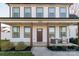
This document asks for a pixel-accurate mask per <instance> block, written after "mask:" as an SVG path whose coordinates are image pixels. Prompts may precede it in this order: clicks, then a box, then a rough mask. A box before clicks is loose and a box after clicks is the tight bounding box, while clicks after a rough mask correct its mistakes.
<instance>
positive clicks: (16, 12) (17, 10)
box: [12, 7, 20, 17]
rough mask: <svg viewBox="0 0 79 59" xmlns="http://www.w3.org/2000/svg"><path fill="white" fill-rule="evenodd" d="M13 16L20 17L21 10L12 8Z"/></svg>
mask: <svg viewBox="0 0 79 59" xmlns="http://www.w3.org/2000/svg"><path fill="white" fill-rule="evenodd" d="M12 16H13V17H20V8H18V7H13V8H12Z"/></svg>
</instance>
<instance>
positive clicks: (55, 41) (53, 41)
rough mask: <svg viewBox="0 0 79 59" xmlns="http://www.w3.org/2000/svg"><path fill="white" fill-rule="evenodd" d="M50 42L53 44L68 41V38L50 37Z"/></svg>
mask: <svg viewBox="0 0 79 59" xmlns="http://www.w3.org/2000/svg"><path fill="white" fill-rule="evenodd" d="M50 42H51V43H52V44H57V43H62V44H64V43H68V39H50Z"/></svg>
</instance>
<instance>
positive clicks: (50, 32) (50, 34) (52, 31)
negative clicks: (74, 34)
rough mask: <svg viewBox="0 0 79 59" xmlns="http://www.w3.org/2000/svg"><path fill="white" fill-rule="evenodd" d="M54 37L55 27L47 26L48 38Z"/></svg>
mask: <svg viewBox="0 0 79 59" xmlns="http://www.w3.org/2000/svg"><path fill="white" fill-rule="evenodd" d="M52 37H53V38H54V37H55V27H49V38H52Z"/></svg>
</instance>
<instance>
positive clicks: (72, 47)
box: [68, 46, 77, 49]
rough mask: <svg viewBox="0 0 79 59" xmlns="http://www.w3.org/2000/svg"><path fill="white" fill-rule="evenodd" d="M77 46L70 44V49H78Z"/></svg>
mask: <svg viewBox="0 0 79 59" xmlns="http://www.w3.org/2000/svg"><path fill="white" fill-rule="evenodd" d="M76 48H77V47H76V46H68V49H76Z"/></svg>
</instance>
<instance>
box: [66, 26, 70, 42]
mask: <svg viewBox="0 0 79 59" xmlns="http://www.w3.org/2000/svg"><path fill="white" fill-rule="evenodd" d="M69 33H70V30H69V26H67V39H68V43H69Z"/></svg>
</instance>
